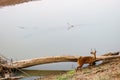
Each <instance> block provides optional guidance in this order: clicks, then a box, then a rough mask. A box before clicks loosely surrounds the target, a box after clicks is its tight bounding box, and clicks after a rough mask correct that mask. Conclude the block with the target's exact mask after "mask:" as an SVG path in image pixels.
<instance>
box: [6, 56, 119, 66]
mask: <svg viewBox="0 0 120 80" xmlns="http://www.w3.org/2000/svg"><path fill="white" fill-rule="evenodd" d="M79 57H80V56H49V57H40V58H33V59H27V60H21V61H16V62H13V64H12V66H9V65H8V64H5V65H4V66H7V67H9V68H26V67H31V66H35V65H41V64H48V63H56V62H76V61H77V59H78V58H79ZM114 58H120V55H112V56H97V57H96V61H100V60H106V59H114Z"/></svg>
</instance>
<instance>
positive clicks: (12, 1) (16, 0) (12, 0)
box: [0, 0, 35, 7]
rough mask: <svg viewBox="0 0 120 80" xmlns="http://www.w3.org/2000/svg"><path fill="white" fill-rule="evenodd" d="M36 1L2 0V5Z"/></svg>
mask: <svg viewBox="0 0 120 80" xmlns="http://www.w3.org/2000/svg"><path fill="white" fill-rule="evenodd" d="M29 1H35V0H0V7H4V6H9V5H16V4H20V3H24V2H29Z"/></svg>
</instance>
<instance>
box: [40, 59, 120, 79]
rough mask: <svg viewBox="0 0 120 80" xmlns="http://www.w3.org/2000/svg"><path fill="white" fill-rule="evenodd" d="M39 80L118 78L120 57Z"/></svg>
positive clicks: (119, 74) (119, 75)
mask: <svg viewBox="0 0 120 80" xmlns="http://www.w3.org/2000/svg"><path fill="white" fill-rule="evenodd" d="M39 80H120V58H117V59H112V60H109V61H106V62H104V63H102V64H100V65H96V66H93V67H92V68H91V69H90V68H88V67H86V68H84V69H83V70H82V71H78V72H75V71H74V70H72V71H68V72H67V73H64V74H61V75H49V76H47V77H45V78H42V79H39Z"/></svg>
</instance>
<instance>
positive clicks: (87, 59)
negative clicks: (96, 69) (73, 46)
mask: <svg viewBox="0 0 120 80" xmlns="http://www.w3.org/2000/svg"><path fill="white" fill-rule="evenodd" d="M90 54H93V55H94V56H93V57H92V56H84V57H82V56H80V57H79V58H78V60H77V63H78V65H79V66H78V67H77V69H76V72H77V70H78V69H81V68H82V66H83V65H84V64H89V65H90V66H92V65H93V63H94V62H95V60H96V50H95V49H94V51H92V49H91V52H90Z"/></svg>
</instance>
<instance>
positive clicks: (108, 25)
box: [0, 0, 120, 60]
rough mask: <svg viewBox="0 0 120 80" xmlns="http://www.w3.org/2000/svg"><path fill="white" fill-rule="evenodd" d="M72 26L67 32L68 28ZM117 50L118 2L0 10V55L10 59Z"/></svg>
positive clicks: (92, 0) (64, 0)
mask: <svg viewBox="0 0 120 80" xmlns="http://www.w3.org/2000/svg"><path fill="white" fill-rule="evenodd" d="M68 23H69V24H71V25H74V27H73V28H71V29H69V30H68V28H69V27H70V25H68ZM91 48H96V50H97V54H98V55H100V54H103V53H106V52H110V51H111V52H112V51H113V52H114V51H120V0H42V1H33V2H29V3H24V4H19V5H15V6H8V7H3V8H0V52H2V54H4V55H5V56H7V57H10V58H14V59H18V60H19V59H26V58H33V57H41V56H53V55H89V52H90V49H91Z"/></svg>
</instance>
